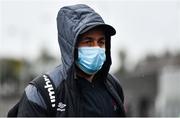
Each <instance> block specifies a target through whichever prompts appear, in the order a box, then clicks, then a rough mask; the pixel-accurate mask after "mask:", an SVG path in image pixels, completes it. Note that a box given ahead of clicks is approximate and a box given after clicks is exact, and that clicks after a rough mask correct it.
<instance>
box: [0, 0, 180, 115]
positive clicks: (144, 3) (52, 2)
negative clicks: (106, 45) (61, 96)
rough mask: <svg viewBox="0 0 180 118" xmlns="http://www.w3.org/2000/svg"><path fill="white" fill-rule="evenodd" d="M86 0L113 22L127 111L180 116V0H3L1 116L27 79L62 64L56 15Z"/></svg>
mask: <svg viewBox="0 0 180 118" xmlns="http://www.w3.org/2000/svg"><path fill="white" fill-rule="evenodd" d="M77 3H84V4H87V5H89V6H91V7H92V8H93V9H94V10H95V11H97V12H98V13H99V14H100V15H101V16H102V17H103V19H104V21H105V22H106V23H108V24H110V25H112V26H113V27H114V28H115V29H116V31H117V34H116V35H115V36H113V37H112V49H111V51H112V61H113V63H112V66H111V70H110V72H111V73H112V74H114V75H115V76H116V77H118V78H119V79H120V82H121V85H122V87H123V89H124V95H125V109H126V111H127V115H128V116H158V117H159V116H163V117H165V116H169V117H170V116H175V117H178V116H180V87H179V84H180V2H179V1H178V0H89V1H88V0H76V1H73V0H71V1H70V0H1V1H0V116H6V114H7V112H8V110H9V109H10V108H11V107H12V106H13V105H14V104H15V103H16V102H17V101H18V99H19V98H20V97H21V95H22V93H23V91H24V88H25V87H26V86H27V84H28V82H29V81H31V80H32V79H33V78H34V77H36V76H37V75H39V74H41V73H44V72H47V71H48V70H50V69H52V68H54V67H56V66H57V65H59V64H61V54H60V49H59V45H58V40H57V27H56V16H57V13H58V11H59V9H60V8H61V7H62V6H65V5H73V4H77Z"/></svg>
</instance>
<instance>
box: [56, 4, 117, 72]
mask: <svg viewBox="0 0 180 118" xmlns="http://www.w3.org/2000/svg"><path fill="white" fill-rule="evenodd" d="M99 25H102V26H104V28H106V29H107V33H106V35H107V37H106V39H107V41H106V61H105V63H104V65H103V67H102V69H101V71H103V73H104V71H106V72H105V73H108V71H109V68H110V65H111V56H110V36H111V35H114V34H115V29H114V28H113V27H112V26H110V25H107V24H105V23H104V21H103V19H102V18H101V16H100V15H99V14H98V13H96V12H95V11H94V10H93V9H92V8H90V7H89V6H87V5H83V4H78V5H72V6H65V7H62V8H61V9H60V11H59V12H58V16H57V29H58V42H59V46H60V50H61V59H62V65H63V70H64V72H65V73H66V72H67V71H68V70H69V69H70V67H71V66H72V65H73V64H74V59H75V56H74V55H75V54H74V52H75V46H76V42H77V38H78V36H79V34H81V33H82V32H85V31H88V30H89V29H91V28H93V27H95V26H99ZM65 73H64V74H65Z"/></svg>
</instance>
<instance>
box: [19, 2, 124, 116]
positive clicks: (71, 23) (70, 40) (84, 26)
mask: <svg viewBox="0 0 180 118" xmlns="http://www.w3.org/2000/svg"><path fill="white" fill-rule="evenodd" d="M94 26H104V28H107V33H106V46H105V48H106V61H105V62H104V64H103V66H102V68H101V70H99V71H98V73H97V74H96V77H99V78H102V82H104V84H105V85H106V87H107V90H108V91H109V92H110V93H111V95H112V96H113V97H114V99H115V100H116V102H117V103H118V107H119V116H125V112H124V107H123V102H124V96H123V91H122V88H121V86H120V84H119V81H118V80H117V79H116V78H114V77H112V76H111V75H110V74H109V73H108V72H109V69H110V65H111V54H110V48H111V47H110V45H111V44H110V37H111V35H113V34H115V30H114V31H113V30H112V29H108V28H109V27H111V26H108V25H106V24H105V23H104V21H103V19H102V18H101V16H100V15H99V14H97V13H96V12H95V11H94V10H93V9H91V8H90V7H88V6H87V5H83V4H78V5H73V6H66V7H63V8H61V9H60V11H59V12H58V16H57V29H58V42H59V46H60V50H61V55H62V56H61V60H62V64H61V65H60V66H58V67H56V68H55V69H53V70H51V71H49V72H47V75H48V76H49V77H50V79H51V80H52V82H53V83H54V85H55V88H56V94H57V98H58V101H59V104H58V107H60V109H59V110H57V112H56V113H55V114H54V116H82V114H83V113H82V112H83V110H82V108H81V105H80V104H81V103H80V102H81V95H80V92H79V89H78V86H77V83H76V72H75V59H76V57H77V51H76V44H77V39H78V36H79V34H81V33H83V32H84V31H86V30H88V29H90V28H92V27H94ZM108 32H109V33H108ZM38 78H42V76H39V77H38ZM47 108H48V106H47V104H46V102H45V99H44V98H43V95H42V94H41V93H40V92H39V90H38V88H37V87H35V86H33V85H31V84H29V85H28V86H27V87H26V89H25V92H24V94H23V96H22V98H21V101H20V104H19V109H18V116H48V110H47Z"/></svg>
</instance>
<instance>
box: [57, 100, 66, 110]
mask: <svg viewBox="0 0 180 118" xmlns="http://www.w3.org/2000/svg"><path fill="white" fill-rule="evenodd" d="M65 107H66V104H63V103H62V102H60V103H59V104H58V106H57V111H61V112H62V111H66V108H65Z"/></svg>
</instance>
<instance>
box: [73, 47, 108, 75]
mask: <svg viewBox="0 0 180 118" xmlns="http://www.w3.org/2000/svg"><path fill="white" fill-rule="evenodd" d="M105 60H106V54H105V49H104V48H100V47H80V48H78V59H77V60H76V65H77V66H78V67H79V68H80V69H81V70H82V71H84V72H85V73H87V74H89V75H92V74H95V73H96V72H97V71H99V70H100V69H101V67H102V65H103V64H104V61H105Z"/></svg>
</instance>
